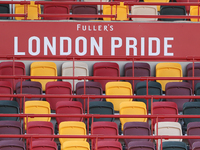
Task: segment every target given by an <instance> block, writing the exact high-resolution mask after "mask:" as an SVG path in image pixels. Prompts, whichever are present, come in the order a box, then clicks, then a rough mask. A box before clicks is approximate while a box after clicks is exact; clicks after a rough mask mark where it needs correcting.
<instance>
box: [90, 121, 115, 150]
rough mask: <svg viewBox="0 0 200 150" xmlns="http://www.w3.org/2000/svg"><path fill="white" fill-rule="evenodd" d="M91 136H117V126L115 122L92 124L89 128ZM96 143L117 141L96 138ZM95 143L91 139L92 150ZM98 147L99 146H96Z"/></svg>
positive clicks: (94, 140)
mask: <svg viewBox="0 0 200 150" xmlns="http://www.w3.org/2000/svg"><path fill="white" fill-rule="evenodd" d="M91 127H92V128H91V134H92V135H96V136H98V135H103V136H117V135H118V126H117V123H115V122H109V121H97V122H93V124H92V126H91ZM98 141H103V142H105V141H109V142H110V141H118V139H110V138H109V139H108V138H104V139H100V138H98ZM95 143H96V139H92V145H93V148H95ZM98 145H99V144H98Z"/></svg>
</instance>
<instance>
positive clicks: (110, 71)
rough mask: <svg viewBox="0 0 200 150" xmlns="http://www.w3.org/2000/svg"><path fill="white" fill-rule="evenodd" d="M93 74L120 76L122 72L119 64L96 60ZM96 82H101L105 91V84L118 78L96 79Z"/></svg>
mask: <svg viewBox="0 0 200 150" xmlns="http://www.w3.org/2000/svg"><path fill="white" fill-rule="evenodd" d="M93 76H99V77H104V76H108V77H119V76H120V72H119V65H118V64H117V63H114V62H96V63H94V65H93ZM94 81H95V82H100V83H101V86H102V89H103V91H105V85H106V83H107V82H110V81H116V80H111V79H109V80H105V79H104V80H98V79H95V80H94Z"/></svg>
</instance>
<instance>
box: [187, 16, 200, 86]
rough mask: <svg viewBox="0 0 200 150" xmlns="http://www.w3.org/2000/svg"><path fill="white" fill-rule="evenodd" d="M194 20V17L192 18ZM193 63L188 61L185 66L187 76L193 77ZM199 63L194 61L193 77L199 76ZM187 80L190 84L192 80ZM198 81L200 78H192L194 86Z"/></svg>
mask: <svg viewBox="0 0 200 150" xmlns="http://www.w3.org/2000/svg"><path fill="white" fill-rule="evenodd" d="M194 20H195V19H194ZM192 68H193V63H189V64H188V65H187V67H186V76H187V77H193V69H192ZM199 69H200V63H194V77H199V74H200V70H199ZM188 82H189V83H190V84H191V85H192V84H193V81H192V80H188ZM198 82H200V80H194V86H195V85H196V84H197V83H198Z"/></svg>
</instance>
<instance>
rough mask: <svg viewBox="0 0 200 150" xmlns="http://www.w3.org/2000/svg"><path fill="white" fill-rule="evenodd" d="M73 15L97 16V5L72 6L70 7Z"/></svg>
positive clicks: (83, 18)
mask: <svg viewBox="0 0 200 150" xmlns="http://www.w3.org/2000/svg"><path fill="white" fill-rule="evenodd" d="M72 14H73V15H97V14H98V9H97V5H73V6H72ZM72 19H73V20H97V19H98V18H85V17H81V18H72Z"/></svg>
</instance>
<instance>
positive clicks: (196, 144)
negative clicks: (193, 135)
mask: <svg viewBox="0 0 200 150" xmlns="http://www.w3.org/2000/svg"><path fill="white" fill-rule="evenodd" d="M199 149H200V141H198V142H194V143H193V144H192V150H199Z"/></svg>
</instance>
